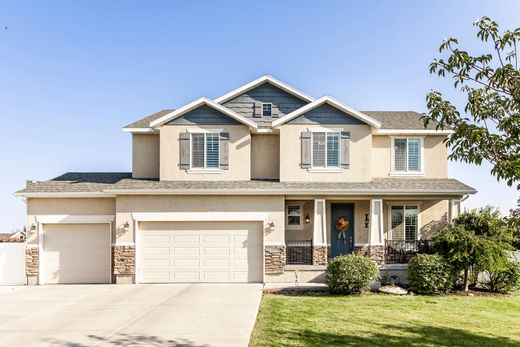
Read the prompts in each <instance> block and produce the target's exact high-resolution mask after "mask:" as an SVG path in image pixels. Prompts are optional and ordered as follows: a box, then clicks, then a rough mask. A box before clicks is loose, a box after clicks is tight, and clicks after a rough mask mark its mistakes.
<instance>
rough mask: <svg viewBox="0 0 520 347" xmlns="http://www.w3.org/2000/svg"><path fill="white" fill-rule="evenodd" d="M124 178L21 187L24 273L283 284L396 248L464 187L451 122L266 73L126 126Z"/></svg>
mask: <svg viewBox="0 0 520 347" xmlns="http://www.w3.org/2000/svg"><path fill="white" fill-rule="evenodd" d="M123 130H124V131H125V132H129V133H130V134H131V136H132V172H131V173H66V174H64V175H62V176H59V177H57V178H54V179H51V180H48V181H39V182H35V181H28V182H27V187H26V188H25V189H23V190H20V191H18V192H17V193H15V194H16V195H17V196H20V197H23V198H24V199H25V200H26V202H27V226H28V230H27V252H26V253H27V262H26V263H27V264H26V266H27V276H28V280H29V283H32V284H37V283H39V284H46V283H156V282H162V283H164V282H273V281H288V280H292V278H293V277H290V276H289V275H288V273H289V270H290V271H292V270H294V269H301V270H302V271H303V270H309V271H314V272H313V273H312V274H311V275H310V277H309V276H308V277H309V278H307V279H304V280H312V276H314V275H315V274H319V272H321V273H322V272H323V270H324V266H325V265H326V264H327V259H328V258H330V257H334V256H337V255H340V254H347V253H351V252H359V253H362V254H365V255H367V256H369V257H371V258H372V259H373V260H374V261H376V262H377V263H378V264H383V263H385V262H395V261H399V259H401V260H402V259H403V258H407V257H408V256H410V255H411V254H413V253H414V252H416V251H417V250H418V249H419V248H420V247H424V246H425V245H427V241H426V240H428V239H430V237H431V235H432V234H433V233H435V232H436V230H438V229H439V228H441V227H442V226H444V225H446V224H447V223H449V222H450V221H451V219H452V218H454V217H455V216H456V215H457V214H458V212H459V210H460V201H461V200H463V199H464V198H465V197H466V196H467V195H468V194H472V193H475V190H474V189H473V188H471V187H468V186H467V185H465V184H463V183H461V182H459V181H457V180H454V179H449V178H448V171H447V149H446V146H445V145H444V143H443V140H444V139H445V138H446V136H447V135H448V134H449V133H450V130H439V129H436V127H435V124H431V125H429V126H428V127H427V128H426V129H425V128H424V127H423V123H422V121H421V120H420V115H419V114H418V113H416V112H383V111H380V112H362V111H358V110H355V109H353V108H352V107H349V106H347V105H345V104H344V103H342V102H340V101H338V100H336V99H334V98H332V97H329V96H324V97H321V98H319V99H315V98H313V97H311V96H309V95H306V94H304V93H302V92H301V91H299V90H297V89H295V88H293V87H291V86H289V85H287V84H285V83H283V82H281V81H278V80H276V79H275V78H273V77H271V76H263V77H261V78H259V79H257V80H255V81H252V82H250V83H248V84H246V85H244V86H242V87H240V88H237V89H235V90H233V91H230V92H229V93H227V94H225V95H223V96H221V97H219V98H217V99H214V100H210V99H208V98H200V99H198V100H195V101H193V102H192V103H190V104H187V105H185V106H183V107H181V108H179V109H176V110H163V111H160V112H158V113H155V114H153V115H151V116H148V117H146V118H144V119H141V120H139V121H137V122H135V123H133V124H131V125H128V126H126V127H124V128H123Z"/></svg>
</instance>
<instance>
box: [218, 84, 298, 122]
mask: <svg viewBox="0 0 520 347" xmlns="http://www.w3.org/2000/svg"><path fill="white" fill-rule="evenodd" d="M255 102H260V103H262V102H265V103H272V104H273V108H277V109H278V117H282V116H285V115H286V114H289V113H291V112H292V111H294V110H297V109H299V108H300V107H302V106H305V105H306V104H307V102H306V101H304V100H302V99H300V98H298V97H296V96H294V95H292V94H290V93H288V92H286V91H285V90H282V89H280V88H278V87H276V86H274V85H272V84H270V83H269V82H265V83H263V84H261V85H259V86H258V87H255V88H253V89H251V90H249V91H247V92H245V93H244V94H242V95H239V96H237V97H236V98H233V99H231V100H229V101H226V102H225V103H224V104H223V105H224V106H225V107H227V108H229V109H230V110H233V111H235V112H236V113H238V114H240V115H242V116H245V117H248V118H253V116H254V109H255V107H254V105H255ZM265 118H266V119H268V118H274V117H265Z"/></svg>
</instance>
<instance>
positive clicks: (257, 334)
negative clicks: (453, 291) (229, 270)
mask: <svg viewBox="0 0 520 347" xmlns="http://www.w3.org/2000/svg"><path fill="white" fill-rule="evenodd" d="M251 346H450V347H453V346H479V347H480V346H493V347H495V346H497V347H498V346H505V347H508V346H517V347H518V346H520V296H518V295H516V296H513V297H508V296H500V297H482V296H474V297H471V296H404V297H396V296H387V295H382V294H381V295H378V294H369V295H360V296H328V295H319V294H315V295H306V296H285V295H274V294H266V295H264V297H263V299H262V304H261V306H260V312H259V314H258V319H257V322H256V326H255V330H254V332H253V336H252V337H251Z"/></svg>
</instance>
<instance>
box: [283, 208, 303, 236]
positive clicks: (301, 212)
mask: <svg viewBox="0 0 520 347" xmlns="http://www.w3.org/2000/svg"><path fill="white" fill-rule="evenodd" d="M289 206H298V207H299V208H300V225H289ZM303 219H304V211H303V202H288V201H286V202H285V229H286V230H303Z"/></svg>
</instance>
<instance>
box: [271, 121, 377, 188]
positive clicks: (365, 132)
mask: <svg viewBox="0 0 520 347" xmlns="http://www.w3.org/2000/svg"><path fill="white" fill-rule="evenodd" d="M308 129H312V130H313V131H314V130H315V129H335V130H338V129H341V130H344V131H350V168H349V169H344V170H340V172H311V170H307V169H302V168H300V161H301V140H300V135H301V133H302V132H304V131H308ZM371 148H372V135H371V128H370V126H369V125H364V124H363V125H327V126H325V125H312V124H310V125H300V124H286V125H283V126H282V127H281V128H280V180H281V181H321V182H323V181H332V182H339V181H355V182H361V181H369V180H370V178H371V170H372V166H371V152H372V151H371Z"/></svg>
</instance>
